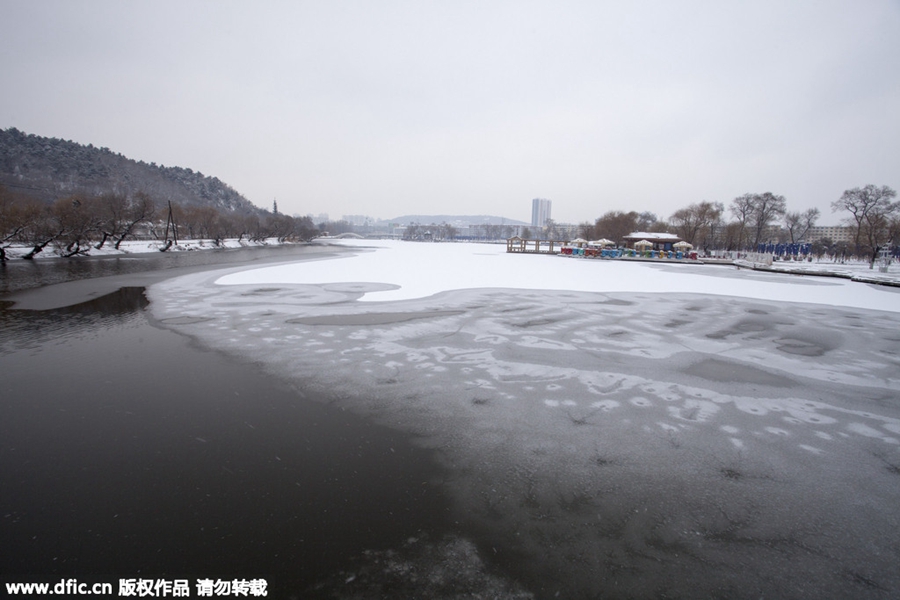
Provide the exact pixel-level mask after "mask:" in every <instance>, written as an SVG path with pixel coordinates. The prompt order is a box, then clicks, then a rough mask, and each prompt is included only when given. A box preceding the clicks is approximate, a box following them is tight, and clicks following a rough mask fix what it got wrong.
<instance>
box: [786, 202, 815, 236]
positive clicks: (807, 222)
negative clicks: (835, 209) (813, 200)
mask: <svg viewBox="0 0 900 600" xmlns="http://www.w3.org/2000/svg"><path fill="white" fill-rule="evenodd" d="M820 214H821V213H820V212H819V209H818V208H810V209H808V210H805V211H804V212H802V213H801V212H786V213H784V229H785V231H787V234H788V239H789V241H790V242H791V243H792V244H795V243H797V242H799V241H801V240H802V239H803V238H804V237H805V236H806V234H807V233H809V230H810V229H811V228H812V227H813V226H814V225H815V224H816V221H817V220H818V219H819V215H820Z"/></svg>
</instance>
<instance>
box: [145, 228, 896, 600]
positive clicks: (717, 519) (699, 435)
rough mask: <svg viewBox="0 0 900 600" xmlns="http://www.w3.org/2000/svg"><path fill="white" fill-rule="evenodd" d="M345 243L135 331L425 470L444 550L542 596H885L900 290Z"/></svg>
mask: <svg viewBox="0 0 900 600" xmlns="http://www.w3.org/2000/svg"><path fill="white" fill-rule="evenodd" d="M357 244H358V245H360V247H359V248H358V250H359V251H358V253H357V254H356V255H354V256H352V257H344V258H336V259H333V260H327V261H315V262H305V263H298V264H296V265H282V266H275V267H269V268H262V269H252V270H250V269H245V268H240V269H232V270H230V271H222V272H215V273H213V272H206V273H201V274H193V275H188V276H185V277H181V278H175V279H171V280H168V281H166V282H163V283H160V284H158V285H156V286H154V287H152V288H151V292H150V298H151V300H152V304H151V309H152V310H153V313H154V316H155V317H156V318H157V319H159V320H160V322H161V323H162V324H163V325H164V326H167V327H171V328H173V329H175V330H177V331H179V332H182V333H185V334H187V335H189V336H191V337H192V338H193V339H195V340H196V341H197V342H198V343H199V344H202V345H204V346H207V347H210V348H216V349H219V350H222V351H224V352H226V353H228V354H231V355H233V356H235V357H237V358H239V359H240V360H242V361H249V362H252V363H254V364H258V365H260V366H261V367H262V368H263V369H264V370H265V371H266V372H267V373H270V374H272V375H274V376H277V377H278V378H279V379H281V380H283V381H286V382H291V383H293V384H294V385H296V386H297V387H298V388H300V389H303V390H307V391H309V392H311V393H314V394H316V395H317V396H318V397H321V398H323V399H325V400H326V401H328V402H329V403H330V404H331V405H333V406H338V407H341V408H343V409H347V410H348V411H350V412H352V413H354V414H356V415H360V416H362V417H364V418H366V419H369V420H372V421H375V422H378V423H380V424H384V425H386V426H388V427H391V428H394V429H397V430H399V431H403V432H407V433H410V434H412V435H414V436H415V438H416V440H417V443H418V444H419V445H420V446H422V447H425V448H429V449H433V450H435V451H436V452H437V456H438V457H439V460H440V461H441V463H442V465H443V466H444V468H446V469H447V472H448V477H447V479H446V480H445V482H444V483H443V484H442V487H443V491H444V492H445V493H446V494H447V495H448V496H449V497H450V498H451V499H452V510H453V512H454V518H455V520H456V521H457V522H459V523H460V524H461V525H462V528H461V530H460V531H461V532H463V533H461V534H460V536H458V537H455V538H453V539H451V540H450V541H447V542H446V543H447V544H451V545H452V544H467V543H469V542H470V539H469V538H465V537H464V536H465V535H466V534H465V532H470V535H471V540H472V541H473V542H474V546H475V547H476V548H477V549H478V552H479V553H480V554H479V556H480V557H481V558H483V559H484V560H486V562H487V564H489V565H494V566H496V567H499V568H501V569H502V572H503V573H504V576H505V577H507V578H509V579H510V580H515V581H516V582H517V584H521V585H523V586H524V587H525V588H526V589H527V590H528V591H529V592H530V593H533V594H535V595H536V596H537V597H556V595H557V594H559V597H595V596H602V597H688V596H692V597H696V596H704V597H711V596H714V597H748V598H749V597H754V598H755V597H761V596H766V597H783V598H822V597H858V598H859V597H871V598H889V597H896V596H897V595H898V594H900V574H898V572H897V569H896V565H897V564H898V562H900V543H898V538H897V535H896V531H897V528H898V525H900V370H898V366H900V334H898V331H900V293H898V290H897V289H896V288H887V287H878V286H872V285H867V284H861V283H856V282H850V281H845V280H832V279H815V278H805V277H793V276H786V275H776V274H763V273H754V272H747V271H737V270H735V269H733V268H721V267H710V266H681V265H656V264H634V263H622V262H610V261H584V260H573V259H565V258H560V257H550V256H522V255H507V254H506V253H505V252H504V250H505V248H504V247H496V246H485V245H466V244H452V245H451V244H446V245H444V244H413V243H407V244H403V243H397V242H381V243H373V244H361V243H359V242H357ZM363 246H367V247H363ZM471 532H476V533H471ZM373 560H375V559H373ZM376 562H377V561H376ZM373 571H377V569H375V568H374V567H373V566H372V565H361V566H360V567H359V571H358V572H356V573H352V574H350V575H348V581H351V582H352V581H355V582H356V583H351V584H348V587H347V588H346V589H347V592H348V594H349V593H351V592H353V591H354V589H355V588H354V587H353V586H354V585H359V586H362V585H364V582H365V581H366V580H367V579H366V577H367V574H369V575H370V574H371V573H372V572H373ZM444 573H445V574H446V570H445V571H444ZM509 589H518V588H515V587H514V586H513V587H511V588H509ZM510 593H511V594H514V593H515V592H510Z"/></svg>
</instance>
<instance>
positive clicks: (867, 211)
mask: <svg viewBox="0 0 900 600" xmlns="http://www.w3.org/2000/svg"><path fill="white" fill-rule="evenodd" d="M896 196H897V192H895V191H894V190H892V189H891V188H889V187H888V186H886V185H883V186H881V187H880V188H879V187H876V186H874V185H871V184H869V185H867V186H866V187H864V188H853V189H852V190H846V191H844V193H843V195H841V197H840V199H839V200H835V201H834V202H832V203H831V210H832V212H837V211H839V210H844V211H847V212H849V213H850V217H849V218H848V219H847V221H848V222H849V223H850V224H851V225H855V226H856V236H855V240H854V241H855V245H856V251H857V253H859V254H862V253H864V252H868V253H869V256H870V260H869V268H874V266H875V259H876V258H878V249H879V248H880V247H881V245H882V244H886V243H888V242H889V241H890V240H891V222H892V220H893V218H894V217H895V216H896V215H897V214H898V213H900V203H898V202H891V199H892V198H895V197H896Z"/></svg>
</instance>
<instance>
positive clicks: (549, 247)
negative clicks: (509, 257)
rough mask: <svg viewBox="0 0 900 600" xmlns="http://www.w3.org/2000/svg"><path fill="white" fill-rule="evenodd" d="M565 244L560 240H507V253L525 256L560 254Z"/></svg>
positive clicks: (518, 238) (517, 238)
mask: <svg viewBox="0 0 900 600" xmlns="http://www.w3.org/2000/svg"><path fill="white" fill-rule="evenodd" d="M564 245H565V242H561V241H558V240H523V239H522V238H520V237H513V238H509V239H508V240H506V251H507V252H520V253H523V254H559V251H560V249H561V248H562V247H563V246H564Z"/></svg>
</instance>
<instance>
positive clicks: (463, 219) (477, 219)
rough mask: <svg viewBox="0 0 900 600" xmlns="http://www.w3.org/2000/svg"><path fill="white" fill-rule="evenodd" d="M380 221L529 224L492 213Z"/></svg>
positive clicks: (411, 217) (426, 223) (419, 216)
mask: <svg viewBox="0 0 900 600" xmlns="http://www.w3.org/2000/svg"><path fill="white" fill-rule="evenodd" d="M381 222H382V223H395V224H397V225H410V224H412V223H418V224H420V225H430V224H432V223H437V224H441V223H447V224H448V225H453V226H454V227H459V226H465V225H529V223H526V222H524V221H516V220H515V219H507V218H505V217H495V216H493V215H403V216H402V217H395V218H393V219H384V220H383V221H381Z"/></svg>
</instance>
